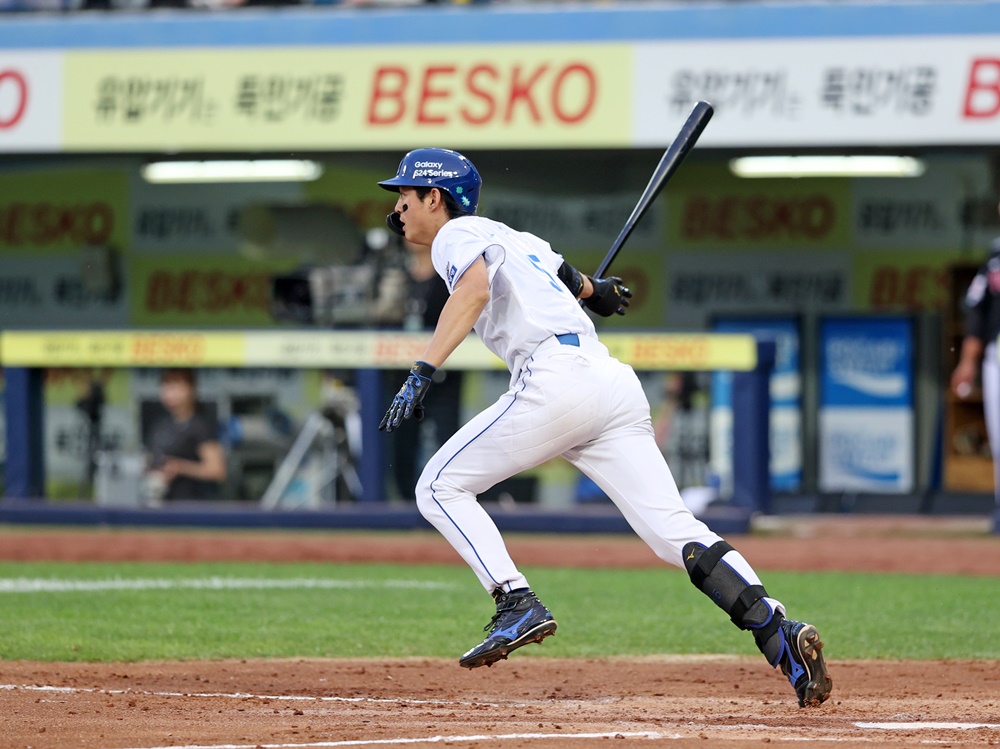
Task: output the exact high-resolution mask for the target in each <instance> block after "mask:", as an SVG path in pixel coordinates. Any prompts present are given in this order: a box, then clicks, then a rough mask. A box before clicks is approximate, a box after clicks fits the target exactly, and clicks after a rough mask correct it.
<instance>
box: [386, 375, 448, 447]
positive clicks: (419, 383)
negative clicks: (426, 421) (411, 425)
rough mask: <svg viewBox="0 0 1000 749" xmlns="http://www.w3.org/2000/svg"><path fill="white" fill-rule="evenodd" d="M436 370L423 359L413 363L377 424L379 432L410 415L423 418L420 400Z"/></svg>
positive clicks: (392, 426) (419, 418)
mask: <svg viewBox="0 0 1000 749" xmlns="http://www.w3.org/2000/svg"><path fill="white" fill-rule="evenodd" d="M436 371H437V367H434V366H431V365H430V364H428V363H427V362H425V361H417V362H414V363H413V366H412V367H410V374H409V376H408V377H407V378H406V382H404V383H403V387H401V388H400V389H399V392H398V393H396V397H395V398H393V399H392V405H391V406H389V410H388V411H386V412H385V416H383V417H382V423H381V424H379V425H378V428H379V431H380V432H381V431H385V432H391V431H392V430H393V429H395V428H396V427H398V426H399V425H400V424H402V423H403V421H405V420H406V419H408V418H410V417H411V416H412V417H413V418H415V419H416V420H417V421H420V420H421V419H423V418H424V406H423V403H422V401H423V399H424V396H425V395H427V390H428V389H429V388H430V386H431V378H432V377H433V376H434V373H435V372H436Z"/></svg>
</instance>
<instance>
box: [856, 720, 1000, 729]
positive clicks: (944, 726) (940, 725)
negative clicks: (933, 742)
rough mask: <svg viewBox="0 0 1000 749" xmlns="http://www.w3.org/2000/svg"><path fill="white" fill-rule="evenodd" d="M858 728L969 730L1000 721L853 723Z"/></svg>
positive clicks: (994, 727) (996, 725) (997, 726)
mask: <svg viewBox="0 0 1000 749" xmlns="http://www.w3.org/2000/svg"><path fill="white" fill-rule="evenodd" d="M854 725H856V726H857V727H858V728H874V729H879V730H883V731H921V730H924V731H928V730H945V731H969V730H971V729H974V728H993V729H998V728H1000V723H932V722H930V721H927V722H921V723H855V724H854Z"/></svg>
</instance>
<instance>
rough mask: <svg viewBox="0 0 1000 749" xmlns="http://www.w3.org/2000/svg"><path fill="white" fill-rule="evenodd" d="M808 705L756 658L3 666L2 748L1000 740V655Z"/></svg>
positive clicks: (843, 678)
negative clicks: (471, 664) (476, 664)
mask: <svg viewBox="0 0 1000 749" xmlns="http://www.w3.org/2000/svg"><path fill="white" fill-rule="evenodd" d="M830 668H831V674H832V676H833V678H834V685H835V687H834V693H833V696H832V697H831V699H830V700H829V701H828V702H826V703H825V704H824V705H822V706H821V707H818V708H799V707H798V704H797V702H796V700H795V698H794V693H793V692H792V690H791V688H790V687H789V685H788V683H787V682H786V681H785V680H784V679H783V678H782V677H781V676H780V674H778V673H776V672H774V671H772V670H771V669H770V668H768V667H767V665H766V664H765V663H763V662H762V661H761V660H760V659H756V658H743V657H728V656H717V657H704V656H699V657H656V658H628V659H617V658H614V659H601V660H575V659H574V660H562V659H552V658H546V657H537V656H533V655H520V654H519V655H518V656H515V657H512V658H511V659H510V660H509V661H506V662H504V663H500V664H498V665H497V666H495V667H493V668H489V669H486V668H482V669H476V670H473V671H467V670H465V669H462V668H460V667H459V666H458V665H457V664H456V663H454V662H452V661H451V660H439V659H412V660H394V661H380V660H379V661H376V660H266V661H265V660H247V661H212V662H204V661H199V662H163V663H131V664H94V663H86V664H81V663H53V664H50V663H29V662H7V663H0V673H2V675H0V704H2V705H3V714H4V728H3V735H2V736H0V746H3V747H32V748H33V749H50V748H51V749H55V748H60V749H61V748H62V747H95V748H97V749H100V748H102V747H103V748H105V749H126V748H127V749H151V748H152V747H206V748H211V749H222V748H223V747H225V748H227V749H229V748H235V747H240V748H241V749H242V748H244V747H245V748H246V749H256V748H257V747H274V748H278V747H281V748H286V749H294V748H295V747H354V746H356V747H362V746H365V747H372V746H373V747H377V746H397V745H402V746H414V747H421V746H438V745H447V746H459V747H503V748H504V749H508V748H509V749H516V748H517V747H590V746H595V745H604V744H605V742H615V744H616V745H618V744H619V742H621V743H624V742H631V743H640V744H641V745H642V746H660V745H662V746H670V747H675V748H678V749H680V748H684V747H695V746H697V747H711V746H724V747H726V748H727V749H740V748H741V747H751V746H752V747H758V746H763V745H765V744H767V745H770V744H774V743H777V742H785V743H788V742H796V743H805V742H808V744H809V745H810V746H813V747H822V746H837V747H844V746H852V745H864V746H871V745H876V746H894V747H913V746H925V745H926V746H935V745H939V746H950V747H966V746H968V747H979V746H990V745H998V744H1000V663H997V662H992V661H922V662H916V661H841V662H838V661H835V660H834V661H831V663H830Z"/></svg>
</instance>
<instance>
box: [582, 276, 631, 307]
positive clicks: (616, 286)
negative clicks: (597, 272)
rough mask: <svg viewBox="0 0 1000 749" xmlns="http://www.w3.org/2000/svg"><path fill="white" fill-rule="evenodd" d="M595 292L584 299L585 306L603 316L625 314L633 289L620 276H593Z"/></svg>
mask: <svg viewBox="0 0 1000 749" xmlns="http://www.w3.org/2000/svg"><path fill="white" fill-rule="evenodd" d="M590 282H591V283H592V284H593V285H594V293H593V294H591V295H590V296H588V297H587V298H586V299H584V300H583V306H584V307H586V308H587V309H589V310H590V311H591V312H594V313H596V314H598V315H600V316H601V317H611V315H624V314H625V308H626V307H628V305H629V300H630V299H631V298H632V291H631V289H629V287H628V286H626V285H625V282H624V281H622V280H621V279H620V278H618V276H608V277H607V278H591V279H590Z"/></svg>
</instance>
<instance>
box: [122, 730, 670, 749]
mask: <svg viewBox="0 0 1000 749" xmlns="http://www.w3.org/2000/svg"><path fill="white" fill-rule="evenodd" d="M617 737H621V738H623V739H680V738H683V737H682V736H679V735H677V736H674V735H671V734H663V733H657V732H655V731H639V732H629V733H626V732H623V731H610V732H606V733H500V734H496V733H494V734H473V735H469V736H425V737H423V738H417V737H414V738H398V739H357V740H347V741H311V742H308V743H304V744H185V745H177V744H173V745H170V746H156V747H133V748H132V749H257V747H260V748H261V749H307V747H338V746H398V745H400V744H440V743H443V742H453V741H510V740H521V741H524V740H528V739H613V738H617Z"/></svg>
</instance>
